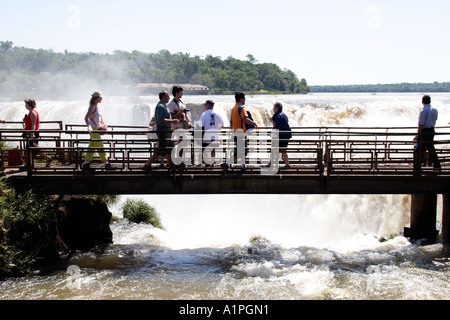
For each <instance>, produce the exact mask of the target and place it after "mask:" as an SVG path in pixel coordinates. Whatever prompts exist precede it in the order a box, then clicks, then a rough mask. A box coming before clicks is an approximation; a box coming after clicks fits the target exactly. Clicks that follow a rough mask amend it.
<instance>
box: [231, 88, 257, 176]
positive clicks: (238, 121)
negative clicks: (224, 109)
mask: <svg viewBox="0 0 450 320" xmlns="http://www.w3.org/2000/svg"><path fill="white" fill-rule="evenodd" d="M234 98H235V101H236V104H235V105H234V107H233V109H231V118H230V126H231V129H232V130H234V131H236V130H239V129H242V130H243V131H244V132H246V131H247V130H250V129H253V128H254V129H258V124H257V123H256V122H255V121H254V120H253V119H252V117H251V114H250V112H248V111H247V110H246V109H245V94H244V93H242V92H236V93H235V94H234ZM233 136H234V143H235V146H236V147H235V151H234V159H235V162H236V160H237V159H238V155H237V151H238V150H237V137H238V134H236V133H235V134H234V135H233ZM244 143H245V155H247V153H248V150H247V139H246V135H244ZM242 166H243V167H245V159H244V163H243V164H242Z"/></svg>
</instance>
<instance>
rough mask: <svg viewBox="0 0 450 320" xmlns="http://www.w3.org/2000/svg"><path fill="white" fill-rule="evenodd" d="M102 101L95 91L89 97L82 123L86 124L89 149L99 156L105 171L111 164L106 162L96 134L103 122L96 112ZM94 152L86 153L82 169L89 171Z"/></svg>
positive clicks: (100, 95)
mask: <svg viewBox="0 0 450 320" xmlns="http://www.w3.org/2000/svg"><path fill="white" fill-rule="evenodd" d="M102 100H103V97H102V94H101V93H100V92H99V91H95V92H94V93H93V94H92V96H91V101H90V102H89V109H88V112H87V113H86V116H85V117H84V121H85V122H86V125H87V126H88V131H89V136H90V138H91V140H90V141H89V148H94V149H95V150H96V151H97V153H98V155H99V156H100V159H101V160H102V162H103V164H102V165H101V166H104V167H105V169H107V170H110V169H112V168H111V164H110V163H109V162H108V158H107V157H106V154H105V151H104V150H103V148H104V146H103V142H102V139H101V137H100V134H99V133H97V132H92V131H97V130H98V128H99V127H100V124H101V123H102V122H103V119H102V116H101V114H100V113H99V111H98V104H99V103H101V102H102ZM94 152H95V151H90V150H89V151H87V153H86V158H85V161H84V163H83V169H84V170H86V169H89V167H90V163H91V161H92V159H93V158H94Z"/></svg>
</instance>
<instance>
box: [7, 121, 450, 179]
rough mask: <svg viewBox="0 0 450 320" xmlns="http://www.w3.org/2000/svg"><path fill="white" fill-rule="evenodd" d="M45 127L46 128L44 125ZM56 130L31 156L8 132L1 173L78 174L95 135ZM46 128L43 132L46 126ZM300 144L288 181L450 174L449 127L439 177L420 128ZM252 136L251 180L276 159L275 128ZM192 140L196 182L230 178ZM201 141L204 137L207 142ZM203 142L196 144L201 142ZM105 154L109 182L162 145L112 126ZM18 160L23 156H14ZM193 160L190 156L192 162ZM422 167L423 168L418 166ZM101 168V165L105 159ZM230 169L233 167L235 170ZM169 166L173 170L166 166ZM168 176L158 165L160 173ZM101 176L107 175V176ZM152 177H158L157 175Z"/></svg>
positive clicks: (295, 143)
mask: <svg viewBox="0 0 450 320" xmlns="http://www.w3.org/2000/svg"><path fill="white" fill-rule="evenodd" d="M42 123H43V122H41V124H42ZM53 124H54V125H56V126H58V127H57V129H41V130H40V131H39V132H40V136H41V138H40V140H39V147H38V148H29V149H26V147H25V146H26V144H25V143H24V142H25V140H24V138H23V137H22V133H23V129H18V128H5V129H3V128H1V127H0V138H1V142H2V144H3V146H2V148H1V165H2V167H3V168H5V169H24V167H26V171H27V172H28V174H29V175H30V176H31V175H36V174H78V173H79V171H81V167H82V163H83V161H84V157H85V155H86V153H87V152H90V151H92V149H89V142H90V138H89V134H88V132H87V131H86V126H85V125H66V126H65V130H63V129H62V128H63V126H62V123H59V122H56V123H53ZM41 128H43V126H42V125H41ZM292 129H293V132H292V133H293V137H292V138H291V139H290V140H289V144H288V147H287V149H286V152H287V154H288V156H289V162H290V167H289V168H287V167H285V166H284V165H283V164H282V161H281V157H280V173H281V174H283V175H318V176H331V175H363V174H365V175H388V174H389V175H399V174H401V175H412V176H414V175H416V176H417V175H421V174H428V173H433V174H436V175H449V174H450V131H449V130H448V128H447V127H445V128H444V127H443V128H438V129H437V133H436V136H435V146H436V152H437V154H438V157H439V159H440V162H441V167H442V169H441V170H439V171H436V170H434V168H433V167H432V166H430V163H429V159H428V158H427V155H426V154H424V153H423V152H422V150H421V151H420V152H419V151H417V150H416V149H414V142H413V137H414V136H415V135H416V129H415V128H406V127H399V128H379V127H371V128H367V127H353V128H352V127H346V128H344V127H329V128H323V127H309V128H304V127H302V128H296V127H294V128H292ZM256 131H257V132H254V133H255V134H254V135H251V136H250V137H249V138H248V140H249V141H252V142H256V143H254V144H252V143H249V149H248V153H247V155H246V160H245V162H246V164H248V165H247V168H246V169H245V171H244V173H252V174H253V173H258V172H260V170H261V168H262V167H264V166H267V163H268V162H269V159H270V156H271V151H272V147H271V143H272V140H273V139H274V138H272V137H271V135H270V133H271V128H260V129H258V130H256ZM190 134H191V135H192V140H191V141H190V142H189V147H188V148H185V149H183V152H184V155H185V156H186V158H187V159H189V160H190V162H189V161H186V166H185V167H186V170H187V172H190V173H191V174H223V167H221V166H220V165H216V166H215V167H213V168H211V167H208V168H204V167H203V166H202V164H203V163H202V162H201V161H200V160H201V159H198V158H199V155H202V154H203V152H205V149H204V148H201V147H199V145H200V146H201V143H200V144H199V141H197V140H198V138H196V137H198V135H197V134H198V132H195V131H193V130H191V131H190ZM230 134H231V131H230V129H229V128H225V129H223V130H222V131H221V132H220V135H219V141H220V146H219V147H217V148H216V161H217V162H219V163H221V162H226V161H227V159H231V154H232V152H233V151H234V141H233V140H232V139H230V137H231V135H230ZM200 137H201V135H200ZM196 139H197V140H196ZM102 142H103V144H104V149H103V151H105V152H106V153H107V155H108V158H109V161H110V163H111V164H112V166H113V168H114V170H113V171H108V172H107V173H108V174H112V173H114V174H136V173H137V174H140V173H144V172H145V171H143V170H142V167H143V165H144V164H145V162H146V161H147V160H148V159H149V158H150V157H151V155H152V154H153V153H154V152H155V151H156V148H157V146H156V144H157V141H156V140H152V139H148V138H147V128H146V127H131V126H111V127H110V128H109V129H108V132H107V134H106V135H103V136H102ZM14 149H17V150H18V151H19V153H20V155H21V156H22V158H23V159H24V160H25V162H27V163H24V164H10V163H8V155H9V153H10V152H13V151H12V150H14ZM38 151H40V152H45V153H47V154H48V155H49V156H50V157H53V158H54V161H53V162H52V164H51V166H50V167H46V162H45V160H44V159H42V157H40V155H39V152H38ZM14 152H17V151H14ZM188 155H189V156H188ZM418 159H421V161H418ZM94 162H96V163H98V164H100V160H99V158H98V156H96V157H94ZM228 164H229V163H228ZM164 165H165V166H167V164H166V163H164ZM227 170H228V172H230V171H231V172H234V171H240V172H242V168H241V166H237V165H230V166H227ZM159 171H161V172H164V171H167V169H164V168H162V167H160V163H159V162H157V163H155V164H154V172H155V173H156V172H159ZM96 172H98V173H99V174H100V173H104V172H106V171H105V170H103V169H99V170H97V171H96ZM152 172H153V171H152Z"/></svg>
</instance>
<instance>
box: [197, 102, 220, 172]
mask: <svg viewBox="0 0 450 320" xmlns="http://www.w3.org/2000/svg"><path fill="white" fill-rule="evenodd" d="M204 107H205V112H203V113H202V115H201V116H200V126H202V127H203V130H204V132H205V134H204V135H203V143H202V146H203V148H204V149H205V152H204V155H205V157H204V158H205V163H206V165H209V164H210V165H214V162H215V155H216V154H215V147H218V146H219V145H220V143H219V131H220V130H221V129H222V128H223V126H224V122H223V119H222V117H221V116H220V115H219V114H218V113H216V112H214V102H213V101H211V100H207V101H206V102H205V104H204ZM211 149H212V150H211ZM209 150H210V151H211V158H209V157H208V156H207V155H208V151H209Z"/></svg>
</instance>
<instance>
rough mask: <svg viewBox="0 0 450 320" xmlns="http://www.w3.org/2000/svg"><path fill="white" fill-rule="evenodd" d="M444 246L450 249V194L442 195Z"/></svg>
mask: <svg viewBox="0 0 450 320" xmlns="http://www.w3.org/2000/svg"><path fill="white" fill-rule="evenodd" d="M442 245H443V246H444V248H445V249H446V250H449V249H450V193H445V194H443V195H442Z"/></svg>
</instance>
